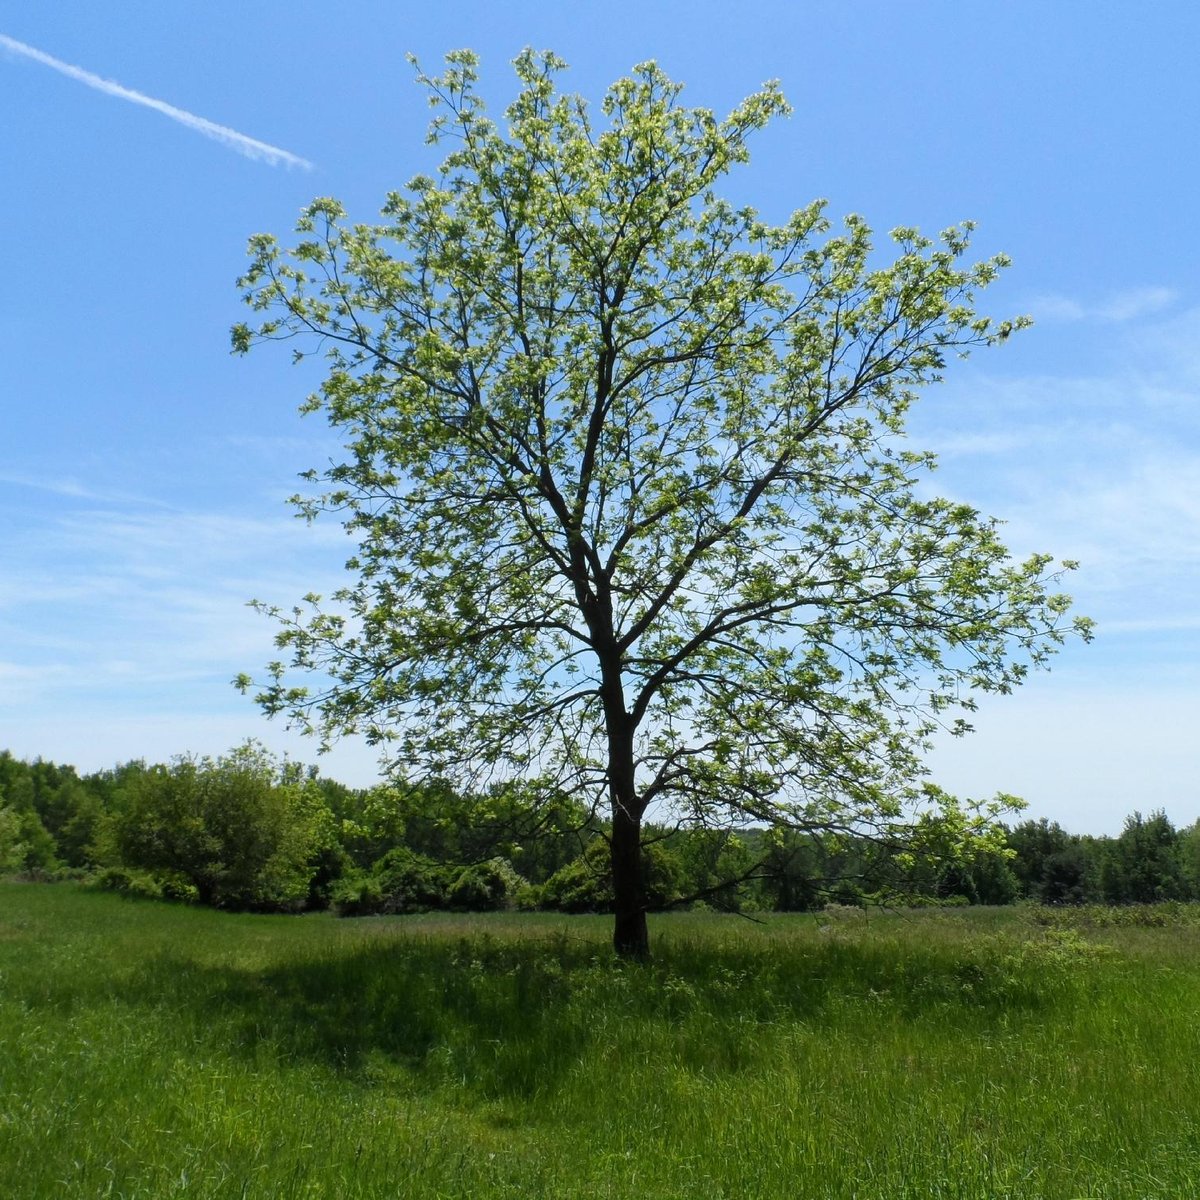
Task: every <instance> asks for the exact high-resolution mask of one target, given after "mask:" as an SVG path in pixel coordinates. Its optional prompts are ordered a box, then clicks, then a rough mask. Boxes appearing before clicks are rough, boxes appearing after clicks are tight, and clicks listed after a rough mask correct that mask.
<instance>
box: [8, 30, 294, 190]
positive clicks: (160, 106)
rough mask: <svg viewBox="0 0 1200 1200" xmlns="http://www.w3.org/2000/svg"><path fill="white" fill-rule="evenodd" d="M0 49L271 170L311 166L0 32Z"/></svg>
mask: <svg viewBox="0 0 1200 1200" xmlns="http://www.w3.org/2000/svg"><path fill="white" fill-rule="evenodd" d="M0 47H3V48H4V49H5V50H8V51H10V52H11V53H13V54H19V55H21V56H22V57H24V58H28V59H31V60H32V61H33V62H36V63H41V65H42V66H44V67H49V68H50V69H51V70H52V71H57V72H58V73H59V74H60V75H65V76H66V77H67V78H68V79H74V80H76V81H77V82H78V83H82V84H83V85H84V86H85V87H90V88H93V89H95V90H96V91H98V92H104V93H105V94H106V95H108V96H115V97H116V98H117V99H118V100H128V101H129V102H130V103H131V104H138V105H141V106H142V107H143V108H150V109H153V110H154V111H155V112H159V113H162V115H163V116H164V117H168V118H169V119H170V120H172V121H177V122H178V123H179V124H180V125H184V126H186V127H187V128H188V129H193V130H195V131H196V132H197V133H201V134H203V135H204V136H205V137H207V138H212V139H213V141H216V142H220V143H221V144H222V145H224V146H228V147H229V148H230V149H231V150H234V151H236V152H237V153H238V154H241V155H244V156H245V157H246V158H252V159H255V160H256V161H258V162H265V163H268V164H269V165H270V166H273V167H274V166H279V165H281V164H282V165H283V166H287V167H303V168H304V169H305V170H311V168H312V163H310V162H309V161H308V160H307V159H305V158H301V157H300V156H299V155H298V154H293V153H292V152H291V151H290V150H282V149H280V147H278V146H272V145H270V144H269V143H268V142H260V141H259V140H258V139H257V138H252V137H248V136H247V135H246V134H244V133H239V132H238V131H237V130H236V129H230V128H229V127H228V126H225V125H218V124H216V122H214V121H209V120H207V119H206V118H205V117H198V116H196V114H195V113H190V112H186V111H185V110H184V109H182V108H176V107H175V106H174V105H173V104H168V103H167V102H166V101H165V100H156V99H155V98H154V97H153V96H147V95H145V94H144V93H142V92H136V91H134V90H133V89H132V88H127V87H125V86H123V85H122V84H119V83H117V82H116V81H115V80H112V79H104V78H102V77H101V76H99V75H93V74H92V73H91V71H85V70H84V69H83V68H82V67H74V66H72V65H71V64H70V63H65V62H63V61H62V60H61V59H58V58H54V57H52V56H51V55H49V54H46V53H45V52H44V51H42V50H38V49H35V48H34V47H33V46H27V45H26V44H25V43H24V42H18V41H17V40H16V39H15V38H11V37H7V36H6V35H5V34H3V33H0Z"/></svg>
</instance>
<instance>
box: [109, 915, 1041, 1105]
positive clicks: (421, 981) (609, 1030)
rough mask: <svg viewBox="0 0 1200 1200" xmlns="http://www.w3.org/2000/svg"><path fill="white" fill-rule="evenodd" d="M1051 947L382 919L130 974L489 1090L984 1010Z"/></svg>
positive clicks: (1013, 1002)
mask: <svg viewBox="0 0 1200 1200" xmlns="http://www.w3.org/2000/svg"><path fill="white" fill-rule="evenodd" d="M1044 966H1045V964H1041V963H1034V964H1032V968H1031V969H1028V970H1025V969H1022V968H1021V966H1020V964H1019V963H1016V962H1015V960H1013V959H1012V958H1011V956H1010V957H1009V958H1007V959H1006V958H1005V957H1004V955H1002V954H998V953H992V952H991V951H989V950H987V949H986V948H985V950H984V951H982V952H981V951H979V950H978V949H976V948H973V947H969V946H968V947H957V948H954V949H952V950H946V949H944V948H942V949H926V950H921V949H919V948H918V949H914V948H913V947H911V946H910V947H906V948H904V950H903V951H901V949H900V948H899V947H897V946H879V945H870V944H856V943H852V942H843V943H830V944H825V945H822V944H819V943H808V944H805V945H803V946H795V947H787V948H781V947H779V946H774V947H770V946H757V947H753V948H744V949H743V948H730V947H728V946H706V945H704V944H703V943H696V944H692V945H686V944H679V945H675V946H672V947H668V948H664V951H663V952H662V953H660V956H659V957H658V958H657V959H656V960H655V962H653V963H651V964H642V965H631V964H621V963H617V962H616V961H614V960H613V959H612V958H611V956H610V955H609V954H607V953H606V952H601V951H599V950H598V949H597V947H596V946H595V944H589V943H581V942H575V941H572V940H569V939H566V938H561V939H558V938H556V939H544V938H543V939H536V940H534V939H529V940H521V939H505V940H496V939H492V938H489V937H487V936H482V937H478V936H477V937H463V938H458V939H453V940H452V939H438V938H428V937H412V938H410V937H405V936H403V935H401V936H387V937H378V938H371V939H369V940H366V941H363V942H359V943H357V944H354V945H351V946H346V945H341V946H336V947H326V948H324V949H322V950H319V951H317V950H314V948H312V947H305V948H304V949H303V950H302V952H301V955H298V956H297V957H296V958H295V959H293V960H291V961H289V962H287V963H285V964H283V965H273V966H266V967H262V968H237V967H230V966H210V965H203V964H199V963H197V962H195V961H193V960H190V959H188V958H187V957H186V956H185V955H184V954H180V953H171V954H167V955H161V956H159V957H158V958H157V959H152V960H149V961H148V962H147V963H146V964H145V966H144V967H143V968H141V969H140V970H138V971H135V972H134V973H133V975H132V976H131V977H130V978H129V980H128V986H127V990H126V995H127V997H128V998H130V999H131V1000H133V1001H135V1002H137V1003H145V1004H150V1005H155V1006H160V1007H163V1008H165V1009H168V1010H175V1011H177V1012H178V1014H179V1017H180V1019H182V1020H187V1021H189V1022H194V1024H195V1027H196V1030H197V1036H198V1037H217V1038H219V1039H220V1041H221V1043H222V1045H223V1046H225V1047H228V1048H231V1049H232V1051H233V1052H234V1053H242V1054H245V1055H248V1056H254V1057H257V1056H260V1055H262V1054H263V1053H264V1052H266V1053H268V1054H270V1055H272V1056H275V1057H277V1058H278V1059H279V1060H280V1061H283V1062H289V1063H291V1062H315V1063H317V1064H320V1065H324V1066H326V1067H329V1068H331V1069H334V1070H336V1071H338V1072H340V1073H341V1072H344V1073H347V1074H350V1075H356V1074H357V1075H361V1076H362V1077H363V1078H372V1077H373V1076H374V1074H375V1073H376V1072H377V1071H378V1070H379V1069H380V1067H381V1065H382V1066H384V1067H386V1068H387V1069H389V1070H392V1071H396V1070H399V1071H400V1072H402V1073H403V1075H404V1076H405V1078H406V1079H407V1080H409V1081H410V1082H411V1083H412V1084H413V1085H414V1086H417V1087H429V1088H433V1087H438V1086H441V1085H447V1084H452V1085H453V1086H454V1087H455V1088H457V1089H462V1088H464V1087H465V1088H466V1089H467V1090H469V1091H470V1092H472V1093H473V1094H476V1095H478V1096H480V1097H483V1098H497V1099H499V1098H530V1097H533V1096H535V1095H537V1094H544V1093H546V1092H548V1091H551V1090H553V1089H554V1088H555V1087H556V1086H557V1085H558V1084H559V1083H560V1082H561V1081H562V1079H563V1077H564V1076H565V1075H566V1074H567V1073H569V1072H571V1071H572V1070H573V1069H577V1068H583V1069H586V1064H587V1063H588V1062H589V1061H594V1057H593V1056H594V1055H595V1054H603V1055H614V1054H615V1055H619V1056H621V1059H622V1060H623V1061H627V1062H637V1061H640V1060H643V1059H646V1058H647V1057H653V1056H655V1055H664V1054H666V1055H667V1056H669V1057H670V1058H671V1060H672V1061H673V1062H675V1063H676V1064H677V1065H679V1066H680V1067H682V1068H684V1069H689V1068H690V1069H696V1070H705V1071H709V1072H711V1071H713V1070H716V1071H727V1070H728V1071H733V1070H739V1069H751V1068H753V1067H754V1066H755V1065H756V1064H758V1063H761V1062H763V1061H767V1060H768V1056H769V1052H770V1047H771V1045H772V1044H773V1041H772V1039H773V1038H774V1037H775V1036H777V1031H778V1029H779V1028H780V1026H781V1025H787V1024H791V1025H795V1024H796V1023H803V1024H808V1025H814V1026H819V1025H820V1024H822V1023H824V1022H831V1021H839V1022H845V1021H847V1020H849V1021H856V1020H863V1019H865V1018H866V1016H867V1014H868V1013H873V1014H878V1013H879V1012H880V1011H881V1010H883V1009H886V1010H887V1011H888V1012H889V1014H890V1015H891V1017H892V1018H893V1019H900V1020H911V1021H919V1020H930V1019H934V1020H938V1021H945V1022H948V1023H950V1024H951V1025H952V1024H958V1025H960V1026H962V1025H964V1024H965V1025H967V1026H973V1027H978V1026H979V1024H980V1022H983V1023H987V1022H990V1021H991V1020H993V1019H995V1017H996V1016H997V1015H998V1014H999V1013H1000V1012H1001V1011H1003V1012H1004V1014H1005V1015H1006V1016H1009V1017H1011V1016H1012V1015H1013V1014H1014V1013H1015V1012H1019V1011H1021V1010H1026V1011H1028V1010H1031V1009H1037V1008H1041V1007H1044V1005H1045V1004H1046V1003H1047V1002H1050V1001H1051V1000H1052V999H1053V998H1054V997H1053V995H1052V992H1051V991H1050V990H1048V986H1047V983H1048V980H1049V976H1048V975H1047V973H1046V971H1045V969H1044Z"/></svg>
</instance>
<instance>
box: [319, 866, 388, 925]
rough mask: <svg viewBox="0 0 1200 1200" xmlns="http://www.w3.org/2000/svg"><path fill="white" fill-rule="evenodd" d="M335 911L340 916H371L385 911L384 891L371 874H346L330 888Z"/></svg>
mask: <svg viewBox="0 0 1200 1200" xmlns="http://www.w3.org/2000/svg"><path fill="white" fill-rule="evenodd" d="M330 900H331V902H332V904H333V911H334V912H335V913H336V914H337V915H338V916H339V917H371V916H375V915H376V914H378V913H381V912H383V891H382V889H381V888H380V886H379V880H378V879H376V878H374V876H371V875H359V874H356V875H346V876H344V877H343V878H341V879H339V880H338V881H337V882H336V883H335V884H334V885H333V887H332V888H331V889H330Z"/></svg>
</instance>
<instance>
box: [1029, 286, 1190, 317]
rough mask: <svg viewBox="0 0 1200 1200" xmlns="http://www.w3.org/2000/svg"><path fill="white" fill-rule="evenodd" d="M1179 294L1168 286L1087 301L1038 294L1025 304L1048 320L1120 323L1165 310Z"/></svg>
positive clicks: (1142, 288) (1122, 292)
mask: <svg viewBox="0 0 1200 1200" xmlns="http://www.w3.org/2000/svg"><path fill="white" fill-rule="evenodd" d="M1176 298H1177V294H1176V293H1175V292H1174V291H1173V290H1172V289H1171V288H1167V287H1154V286H1151V287H1136V288H1127V289H1126V290H1124V291H1120V292H1113V293H1111V294H1110V295H1108V296H1106V297H1104V298H1103V299H1101V300H1097V301H1094V302H1091V303H1084V302H1082V301H1080V300H1076V299H1073V298H1072V297H1070V296H1057V295H1043V296H1034V297H1032V298H1031V299H1030V300H1029V301H1027V302H1026V304H1025V305H1024V307H1025V308H1027V309H1028V310H1029V313H1030V315H1031V316H1032V317H1033V318H1034V320H1035V321H1037V320H1046V321H1107V322H1114V323H1120V322H1124V321H1134V320H1136V319H1138V318H1139V317H1147V316H1151V315H1153V314H1154V313H1158V312H1162V310H1163V309H1165V308H1168V307H1170V305H1171V304H1173V303H1174V302H1175V300H1176Z"/></svg>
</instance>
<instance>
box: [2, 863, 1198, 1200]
mask: <svg viewBox="0 0 1200 1200" xmlns="http://www.w3.org/2000/svg"><path fill="white" fill-rule="evenodd" d="M652 936H653V937H654V939H655V950H656V957H655V961H654V962H653V963H652V964H650V965H649V966H630V965H618V964H616V963H614V962H613V961H612V959H611V956H610V954H609V951H608V948H607V937H608V926H607V922H605V921H604V920H602V919H592V918H563V917H557V916H549V915H542V916H504V915H497V916H492V917H461V916H453V917H452V916H439V917H428V918H407V919H394V920H385V919H369V920H362V921H340V922H339V921H334V920H332V919H329V918H326V917H306V918H286V917H284V918H281V917H254V916H230V915H222V914H218V913H213V912H208V911H203V910H198V909H187V908H175V907H168V906H160V905H155V904H149V903H138V902H131V901H124V900H121V899H119V898H117V897H113V896H109V895H98V894H89V893H86V892H83V891H80V890H78V889H75V888H72V887H67V886H56V887H47V886H40V887H39V886H17V885H3V886H0V1097H2V1099H0V1195H4V1196H11V1197H16V1198H21V1197H31V1198H34V1197H75V1196H78V1197H93V1196H97V1197H99V1196H112V1197H118V1196H119V1197H166V1196H188V1197H213V1198H218V1197H219V1198H224V1197H242V1196H246V1197H257V1196H262V1197H276V1196H278V1197H289V1196H296V1197H331V1198H332V1197H381V1198H382V1197H389V1198H390V1197H403V1196H414V1197H416V1196H421V1197H426V1196H427V1197H458V1196H462V1197H468V1196H469V1197H499V1196H528V1197H581V1198H582V1197H680V1198H684V1197H688V1198H690V1197H698V1198H705V1197H713V1198H715V1197H730V1198H732V1197H756V1196H761V1197H830V1198H837V1200H841V1198H846V1200H849V1198H851V1197H854V1198H857V1200H867V1198H876V1197H878V1198H879V1200H885V1198H886V1200H895V1198H903V1197H912V1198H914V1200H916V1198H917V1197H922V1198H924V1197H955V1198H966V1200H975V1198H978V1200H985V1198H986V1200H993V1198H1002V1197H1012V1198H1016V1197H1021V1198H1030V1200H1032V1198H1034V1197H1045V1198H1047V1200H1053V1198H1060V1200H1071V1198H1072V1197H1085V1196H1086V1197H1093V1198H1096V1200H1100V1198H1105V1200H1118V1198H1121V1200H1125V1198H1128V1200H1135V1198H1136V1200H1144V1198H1147V1197H1162V1198H1164V1200H1166V1198H1168V1197H1170V1198H1177V1197H1182V1196H1189V1195H1197V1194H1200V1080H1198V1079H1197V1073H1196V1070H1195V1063H1196V1062H1197V1061H1198V1058H1197V1051H1198V1050H1200V1046H1198V1045H1197V1041H1198V1040H1200V1033H1198V1032H1197V1027H1196V1022H1195V1014H1196V1011H1197V1008H1198V1006H1200V928H1198V927H1197V925H1196V924H1193V923H1191V922H1190V921H1189V920H1185V919H1183V918H1182V917H1181V918H1179V919H1175V920H1173V922H1172V923H1171V924H1169V925H1166V926H1164V927H1161V928H1144V927H1126V926H1114V925H1110V924H1104V923H1103V922H1102V921H1097V920H1093V921H1091V922H1090V923H1087V924H1086V925H1084V926H1082V927H1080V928H1076V927H1075V926H1072V925H1063V923H1062V921H1061V920H1059V921H1058V923H1057V924H1051V925H1048V926H1047V925H1042V924H1039V923H1037V922H1036V921H1034V920H1032V919H1030V918H1029V917H1028V916H1025V915H1022V914H1021V913H1019V912H1017V911H1005V912H999V911H990V912H989V911H979V910H972V911H948V912H937V913H926V914H891V915H888V914H880V915H875V916H871V917H870V918H864V917H862V916H861V915H860V914H855V913H842V914H838V915H836V916H834V917H832V918H829V919H824V918H822V919H818V918H815V917H811V916H806V917H801V916H797V917H786V918H785V917H780V918H772V919H770V920H768V921H767V922H766V923H764V924H762V925H754V924H750V923H749V922H746V921H744V920H739V919H737V918H731V917H716V916H709V915H699V914H680V915H678V916H669V917H662V918H659V919H658V920H657V921H656V922H655V925H654V928H653V930H652Z"/></svg>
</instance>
